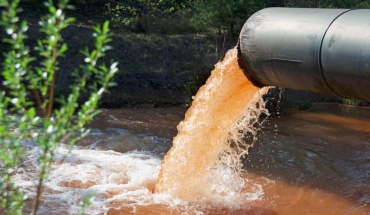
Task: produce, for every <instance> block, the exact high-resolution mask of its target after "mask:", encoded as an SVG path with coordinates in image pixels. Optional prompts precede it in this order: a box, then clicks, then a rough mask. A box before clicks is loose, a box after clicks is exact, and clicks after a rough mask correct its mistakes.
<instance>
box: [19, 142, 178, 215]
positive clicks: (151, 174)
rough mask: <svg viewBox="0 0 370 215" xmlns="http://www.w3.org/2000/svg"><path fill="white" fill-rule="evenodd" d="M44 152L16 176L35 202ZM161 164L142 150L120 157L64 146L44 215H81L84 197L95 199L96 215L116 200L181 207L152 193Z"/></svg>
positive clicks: (31, 157) (49, 181) (35, 152)
mask: <svg viewBox="0 0 370 215" xmlns="http://www.w3.org/2000/svg"><path fill="white" fill-rule="evenodd" d="M38 155H39V149H38V148H36V147H35V148H33V149H31V150H30V151H29V153H28V154H27V156H26V158H25V160H24V165H25V166H26V168H27V169H23V168H19V169H18V171H17V173H16V174H15V175H14V179H15V181H16V185H17V186H19V187H21V188H22V189H23V190H24V192H25V193H26V195H27V196H28V197H29V198H34V197H35V192H36V184H37V177H38V164H37V158H38ZM160 162H161V159H160V158H159V157H157V156H155V155H153V154H150V153H147V152H141V151H132V152H128V153H118V152H114V151H96V150H91V149H83V148H79V147H74V148H73V149H71V150H70V149H68V146H65V145H62V146H60V147H58V148H57V149H56V151H55V158H54V160H53V164H52V171H51V172H50V174H49V177H48V179H47V181H46V182H45V183H44V185H45V187H46V188H45V190H44V193H43V200H44V202H43V204H42V205H41V207H40V209H39V211H38V212H39V213H40V214H60V213H62V212H63V211H64V213H65V212H66V211H67V212H68V213H69V214H73V213H78V212H79V211H80V210H81V205H80V202H81V200H82V198H83V197H84V196H89V195H94V196H95V198H94V199H93V200H92V202H91V206H90V208H89V213H90V214H101V213H103V212H104V211H105V210H106V209H107V208H109V207H111V206H110V204H111V203H112V202H115V201H119V202H122V205H125V204H127V205H128V206H130V205H131V206H135V205H146V204H153V203H156V202H162V203H166V204H168V205H171V204H174V205H177V204H179V203H178V202H181V201H179V200H176V201H178V202H176V201H174V200H172V199H173V198H171V197H169V196H166V195H158V194H155V195H154V194H152V192H151V189H152V188H153V187H154V184H155V182H156V180H157V176H158V172H159V168H160Z"/></svg>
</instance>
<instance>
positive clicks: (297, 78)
mask: <svg viewBox="0 0 370 215" xmlns="http://www.w3.org/2000/svg"><path fill="white" fill-rule="evenodd" d="M238 49H239V52H238V54H239V63H240V65H241V66H242V68H244V71H245V74H246V75H247V77H248V78H249V79H250V80H251V81H252V82H253V83H254V84H255V85H256V86H259V87H262V86H278V87H285V88H291V89H296V90H303V91H312V92H318V93H323V94H327V95H334V96H340V97H345V98H352V99H359V100H364V101H370V66H369V65H370V10H348V9H304V8H266V9H263V10H260V11H258V12H256V13H255V14H254V15H252V16H251V17H250V18H249V19H248V20H247V22H246V23H245V24H244V26H243V29H242V30H241V33H240V38H239V43H238Z"/></svg>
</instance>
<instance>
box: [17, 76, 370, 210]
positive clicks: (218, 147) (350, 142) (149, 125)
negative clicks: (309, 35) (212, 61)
mask: <svg viewBox="0 0 370 215" xmlns="http://www.w3.org/2000/svg"><path fill="white" fill-rule="evenodd" d="M239 75H240V74H239V73H236V74H235V77H234V78H236V79H240V78H241V77H242V76H239ZM241 82H243V81H241ZM241 82H238V83H241ZM233 83H234V82H233ZM241 85H243V84H241ZM241 85H238V84H235V85H233V86H235V91H230V92H229V94H227V95H228V96H227V97H225V98H226V99H225V101H220V103H223V102H226V101H234V102H231V104H233V105H229V106H228V107H224V108H223V109H218V108H217V105H214V106H211V107H209V108H210V109H208V110H211V111H210V112H206V113H201V116H200V117H204V120H210V121H212V120H213V123H216V124H213V127H212V126H211V127H212V129H211V130H203V131H204V133H200V134H199V135H198V136H200V137H202V138H203V137H206V138H205V140H204V138H203V142H198V145H195V146H191V147H190V149H189V150H190V153H188V154H187V155H186V154H185V153H186V151H184V154H183V156H181V154H178V152H177V153H176V156H175V155H170V156H169V155H167V156H166V162H165V164H164V165H166V163H167V164H168V163H169V162H173V163H172V164H171V165H170V166H167V167H166V166H164V167H163V164H162V165H161V163H162V161H163V158H164V155H165V154H166V153H167V151H168V150H169V149H170V148H171V145H172V138H173V137H174V136H175V135H176V134H177V129H176V125H177V124H178V123H179V122H180V121H181V120H182V119H183V118H184V114H185V110H184V109H181V108H147V109H145V108H143V109H112V110H104V111H103V113H102V114H101V115H99V116H98V118H97V119H96V120H95V121H94V123H93V124H92V125H91V126H92V128H93V130H92V133H91V134H90V136H89V137H88V138H86V139H85V140H83V141H81V142H79V143H78V145H77V146H75V147H73V148H70V147H68V146H65V145H62V146H61V147H59V148H58V149H57V151H56V153H55V154H56V157H55V159H54V162H53V166H52V169H53V170H52V172H51V173H50V176H49V178H48V181H47V182H46V183H45V189H44V191H45V192H44V194H43V202H42V205H41V207H40V210H39V213H38V214H77V213H79V211H81V202H82V199H83V197H84V196H87V197H89V196H93V198H92V199H91V205H90V206H89V207H88V208H87V214H323V215H324V214H325V215H326V214H359V215H362V214H364V215H366V214H370V109H369V108H360V107H356V108H355V107H348V106H339V105H338V104H320V105H319V106H318V107H317V108H316V109H315V110H314V111H312V112H297V111H290V112H284V113H283V114H281V115H279V116H271V117H269V118H268V121H267V123H265V124H264V125H265V126H264V128H263V129H262V131H260V132H259V133H258V135H257V136H256V137H257V140H256V142H255V143H254V146H253V147H252V148H249V153H248V154H247V155H245V156H244V157H243V159H242V162H238V161H237V160H232V158H235V156H236V157H238V156H241V155H243V152H244V151H243V150H242V149H237V145H236V144H235V143H233V144H231V145H232V146H233V147H229V146H230V144H228V141H227V139H229V141H230V134H231V133H230V131H229V128H231V127H234V126H238V125H234V124H233V122H234V121H238V118H240V117H242V116H243V115H244V114H246V115H247V116H249V117H250V116H255V115H256V113H253V112H250V109H248V108H245V109H243V108H244V107H245V106H246V105H247V104H253V105H252V107H255V106H256V105H255V104H256V102H258V101H260V100H259V99H258V98H257V97H254V95H247V94H248V92H246V94H243V95H239V94H238V95H236V96H237V97H235V98H233V97H232V96H233V95H234V94H233V93H232V92H236V91H238V89H242V88H240V87H238V86H241ZM251 87H253V86H251ZM216 89H222V88H220V87H219V86H217V87H216ZM222 91H223V90H222ZM204 92H206V90H204V91H203V95H204ZM220 93H228V92H225V91H223V92H220ZM255 93H258V89H255V90H254V92H253V93H252V94H255ZM262 93H263V92H260V94H262ZM205 94H207V93H205ZM238 96H241V97H239V98H245V97H248V98H249V99H247V100H243V101H244V102H245V103H244V104H242V103H240V104H238V102H236V101H238V100H239V98H238ZM199 98H202V97H199ZM233 99H236V100H233ZM202 100H203V99H200V103H202V102H204V100H203V101H202ZM252 101H253V102H252ZM257 106H258V108H257V109H258V110H259V111H262V112H263V110H264V109H263V104H262V103H260V105H257ZM238 108H239V109H240V110H242V111H241V112H242V114H241V113H240V112H239V111H238V110H237V109H238ZM223 110H224V111H223ZM243 112H244V114H243ZM221 113H223V114H226V115H227V114H231V115H232V116H233V117H232V119H231V118H224V119H221V118H219V116H220V115H221ZM193 114H194V113H190V114H189V113H187V116H186V117H190V118H191V116H193ZM240 114H241V115H240ZM186 117H185V118H186ZM211 118H212V119H211ZM202 119H203V118H202ZM252 123H253V124H255V125H259V121H253V122H252ZM242 125H245V124H243V123H240V124H239V126H242ZM184 126H185V127H186V126H189V125H187V124H186V123H185V125H184V123H183V124H182V125H181V124H180V128H179V129H180V130H182V132H184V128H183V127H184ZM197 126H200V127H205V126H206V125H203V124H201V125H197ZM219 126H220V127H219ZM257 128H258V126H257ZM202 129H204V128H202ZM220 129H221V130H222V131H223V133H224V134H223V135H221V136H216V137H213V136H212V135H209V133H210V132H213V131H215V130H216V131H217V130H220ZM240 129H241V128H240V127H239V128H238V127H235V128H234V130H236V131H238V130H240ZM244 129H245V128H244ZM190 130H191V129H190ZM246 130H248V129H246ZM185 131H186V130H185ZM237 133H238V132H237ZM251 133H253V131H250V132H247V133H246V134H243V135H250V134H251ZM225 134H226V136H225ZM177 138H179V137H177ZM180 139H181V138H180ZM246 139H248V140H249V139H251V137H249V138H246ZM208 140H212V141H211V143H208V142H209V141H208ZM219 140H221V141H219ZM174 142H175V145H176V144H177V145H176V147H177V148H181V147H179V146H181V144H179V143H176V139H175V140H174ZM229 143H230V142H229ZM213 144H215V145H213ZM213 146H215V147H213ZM241 146H242V145H241ZM26 147H27V148H28V150H29V153H28V156H27V157H26V158H25V160H24V163H23V165H22V167H21V168H19V169H18V171H17V173H16V174H15V175H14V177H15V179H16V181H17V183H18V185H19V186H21V187H22V188H23V189H24V190H25V192H26V193H27V195H28V196H29V199H32V198H33V197H34V191H35V184H36V180H35V178H36V175H37V171H38V167H37V164H36V163H37V154H38V153H39V151H38V148H37V147H35V146H34V145H32V143H30V144H29V145H28V146H26ZM242 147H243V146H242ZM244 147H248V146H244ZM185 149H186V147H185V148H184V149H183V150H185ZM176 150H178V149H172V151H176ZM191 150H193V151H191ZM197 150H201V151H200V152H196V151H197ZM225 152H226V154H224V153H225ZM208 153H210V155H209V154H208ZM212 155H213V156H212ZM228 155H232V156H228ZM192 156H193V157H194V159H195V160H193V161H191V157H192ZM172 158H173V160H172ZM182 158H184V159H186V161H190V162H189V166H186V165H184V164H182V163H181V162H182V161H181V159H182ZM210 158H211V159H210ZM203 160H204V161H207V162H202V161H203ZM220 160H221V162H219V161H220ZM197 162H199V165H198V164H197ZM161 167H162V170H160V169H161ZM241 167H243V168H242V170H241V169H239V168H241ZM185 168H188V169H190V170H186V171H184V169H185ZM160 171H162V173H161V174H160V176H158V175H159V173H160ZM184 172H185V174H184ZM200 173H201V174H200ZM172 176H173V178H172ZM194 176H196V177H194ZM197 177H204V178H202V179H197ZM173 179H175V180H173ZM158 180H159V183H157V181H158ZM167 182H168V183H167ZM194 184H195V185H194ZM154 191H156V192H154ZM192 197H193V198H192ZM27 209H29V207H27V208H26V211H27Z"/></svg>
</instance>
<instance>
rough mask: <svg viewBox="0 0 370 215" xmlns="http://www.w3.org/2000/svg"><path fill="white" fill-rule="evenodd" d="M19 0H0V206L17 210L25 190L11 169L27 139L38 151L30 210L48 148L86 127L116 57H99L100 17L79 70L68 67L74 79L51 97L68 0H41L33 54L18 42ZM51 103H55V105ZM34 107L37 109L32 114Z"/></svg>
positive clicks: (106, 37) (21, 31)
mask: <svg viewBox="0 0 370 215" xmlns="http://www.w3.org/2000/svg"><path fill="white" fill-rule="evenodd" d="M19 2H20V1H19V0H0V7H1V9H2V10H0V11H2V14H1V22H0V24H1V26H2V27H3V28H4V30H5V32H6V34H7V37H6V38H4V39H3V42H4V43H7V44H8V45H9V50H7V52H6V53H4V59H5V60H4V63H3V65H2V68H1V74H2V79H3V82H2V87H1V89H2V90H1V91H0V168H1V169H0V192H1V195H0V203H1V208H0V212H5V213H6V214H22V210H23V207H24V200H25V196H24V195H23V192H22V190H21V189H19V188H18V187H16V186H15V184H14V181H13V179H12V174H14V172H15V171H16V169H17V167H18V166H19V165H20V164H21V162H22V158H23V156H24V155H25V153H26V152H25V151H24V148H23V146H22V142H24V141H33V142H35V143H37V144H38V146H39V148H40V150H41V152H42V153H41V155H40V157H39V166H40V167H39V169H40V174H39V181H38V185H37V197H36V198H35V200H34V207H33V214H36V212H37V209H38V206H39V203H40V200H41V197H42V184H43V182H44V180H45V179H46V177H47V174H48V172H49V170H50V165H51V160H52V158H53V153H54V149H55V148H56V147H57V146H58V145H59V144H60V143H70V144H74V143H75V141H76V140H78V139H80V138H82V137H84V136H85V135H86V134H87V133H88V132H89V129H86V128H85V125H86V124H87V123H89V122H91V120H92V119H93V117H94V116H96V115H97V114H98V113H99V111H98V110H97V105H98V102H99V100H100V99H101V97H102V95H103V93H104V92H105V91H106V90H107V88H108V87H109V86H111V85H112V82H111V80H112V78H113V76H114V74H115V73H116V72H117V68H116V66H117V63H112V64H111V65H110V66H109V67H107V66H105V65H104V64H101V63H100V61H101V58H102V57H104V56H105V52H106V51H107V50H109V49H110V47H109V46H108V45H107V43H109V42H110V41H111V39H110V38H111V34H110V33H109V23H108V22H105V23H104V24H103V25H102V26H96V27H94V28H93V29H94V31H95V33H94V34H93V36H94V37H95V39H96V41H95V48H94V50H92V51H90V50H88V49H85V50H84V51H82V53H83V55H84V56H85V62H84V63H81V66H80V69H79V70H75V71H73V72H72V74H73V76H74V77H75V82H74V83H73V84H72V85H71V86H70V87H71V93H70V94H69V95H67V96H64V97H60V98H55V97H54V85H55V77H56V75H57V73H58V71H59V67H60V66H62V65H59V64H58V59H59V58H60V57H64V54H65V52H66V50H67V48H68V46H67V44H65V43H63V38H62V37H61V31H62V30H63V29H65V28H66V27H67V26H68V24H70V23H71V22H72V21H73V19H72V18H66V17H65V10H66V9H67V8H69V7H70V6H69V4H68V0H61V1H59V2H58V3H57V6H55V5H54V4H53V1H52V0H49V1H48V2H47V3H46V4H45V5H46V6H47V11H48V15H46V16H44V18H43V19H42V20H41V21H40V26H41V27H40V31H41V32H43V33H44V35H45V38H43V39H41V38H40V39H39V40H38V42H37V45H36V49H37V52H38V55H37V56H34V57H33V56H30V49H29V47H27V46H26V45H25V42H24V41H25V39H26V38H27V36H26V34H25V33H26V32H27V29H28V25H27V22H26V21H20V20H19V18H18V16H17V13H18V12H19V11H20V9H19ZM31 62H32V63H31ZM87 83H89V84H87ZM84 91H85V93H87V94H88V96H87V98H86V100H85V101H84V102H79V99H80V98H81V94H82V93H83V92H84ZM55 103H57V104H58V105H57V106H58V108H55V106H56V105H54V104H55ZM38 110H39V112H40V113H41V115H39V114H37V112H38ZM15 130H16V131H17V132H15Z"/></svg>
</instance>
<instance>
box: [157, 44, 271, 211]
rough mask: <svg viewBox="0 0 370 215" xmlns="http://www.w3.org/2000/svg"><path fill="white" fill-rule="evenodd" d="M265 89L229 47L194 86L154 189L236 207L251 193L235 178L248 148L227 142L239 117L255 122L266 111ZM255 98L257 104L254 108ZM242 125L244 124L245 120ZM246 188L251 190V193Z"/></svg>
mask: <svg viewBox="0 0 370 215" xmlns="http://www.w3.org/2000/svg"><path fill="white" fill-rule="evenodd" d="M266 91H267V89H259V88H257V87H255V86H253V85H252V84H251V82H249V81H248V79H247V78H246V77H245V75H244V73H243V71H242V70H241V69H240V68H239V65H238V62H237V50H236V49H232V50H230V51H229V52H228V53H227V54H226V56H225V58H224V60H223V61H222V62H220V63H218V64H217V65H216V67H215V69H214V70H213V71H212V74H211V76H210V78H209V79H208V80H207V83H206V84H205V85H204V86H202V87H201V88H200V89H199V91H198V93H197V94H196V96H195V97H194V98H193V99H194V100H193V103H192V105H191V107H190V108H189V110H188V111H187V112H186V114H185V119H184V120H183V121H182V122H181V123H180V124H179V125H178V127H177V129H178V134H177V136H176V137H175V138H174V140H173V147H172V148H171V149H170V151H169V152H168V153H167V154H166V156H165V157H164V160H163V162H162V166H161V171H160V174H159V178H158V183H157V184H156V190H155V191H156V192H157V193H167V194H170V195H171V196H174V197H178V198H180V199H184V200H186V201H190V202H196V203H206V204H213V205H218V206H227V207H236V208H238V207H240V206H242V205H243V204H244V203H245V202H247V201H248V200H250V199H253V198H256V196H258V195H256V193H255V190H253V189H256V188H255V187H253V186H250V185H248V184H246V181H245V180H244V179H242V178H241V177H240V170H241V165H240V162H239V159H240V156H241V155H243V154H244V152H246V151H245V150H247V148H248V147H246V148H245V150H240V148H241V147H242V145H243V144H245V143H242V144H241V143H239V140H234V141H233V142H234V143H235V145H234V146H233V147H232V146H231V143H230V142H231V141H232V140H229V138H230V136H232V131H233V130H234V131H233V132H235V126H237V124H238V122H239V121H240V120H241V119H243V117H247V121H248V122H251V121H256V120H257V119H258V116H259V115H260V112H266V110H265V109H264V108H262V107H264V105H263V101H262V100H261V98H262V95H263V94H265V93H266ZM259 102H261V104H260V105H257V106H259V107H261V108H259V109H257V108H255V107H256V104H257V103H259ZM250 108H254V110H253V111H252V112H253V113H254V115H250V116H247V115H248V111H249V112H250V110H248V109H250ZM256 111H257V112H258V113H255V112H256ZM250 117H254V119H251V118H250ZM244 126H245V128H248V124H244ZM252 126H253V125H252ZM252 126H250V127H249V129H251V128H252ZM255 129H257V128H255ZM236 133H238V131H236ZM236 136H238V135H236ZM247 144H248V143H247ZM248 189H252V190H253V191H252V190H251V192H252V194H251V195H249V194H250V193H249V192H248V191H247V190H248Z"/></svg>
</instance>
